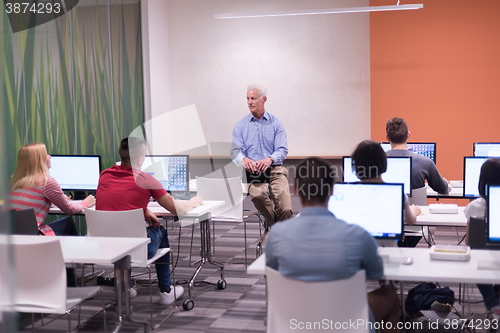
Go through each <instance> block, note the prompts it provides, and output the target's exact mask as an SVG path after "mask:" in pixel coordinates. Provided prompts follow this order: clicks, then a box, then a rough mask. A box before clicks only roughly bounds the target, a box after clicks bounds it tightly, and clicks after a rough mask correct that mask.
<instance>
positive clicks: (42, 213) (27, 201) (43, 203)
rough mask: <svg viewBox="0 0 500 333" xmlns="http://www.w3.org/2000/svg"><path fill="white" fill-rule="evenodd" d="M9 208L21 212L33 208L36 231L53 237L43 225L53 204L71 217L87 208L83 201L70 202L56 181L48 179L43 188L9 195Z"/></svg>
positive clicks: (27, 189) (25, 189) (19, 190)
mask: <svg viewBox="0 0 500 333" xmlns="http://www.w3.org/2000/svg"><path fill="white" fill-rule="evenodd" d="M8 204H9V208H11V209H15V210H23V209H29V208H33V209H34V210H35V215H36V221H37V223H38V229H39V230H40V231H41V232H42V233H43V234H44V235H46V236H55V234H54V231H53V230H52V229H51V228H50V227H49V226H48V225H45V224H44V223H43V221H44V220H45V218H46V217H47V214H48V212H49V209H50V205H51V204H54V205H56V206H57V207H59V209H61V210H62V211H63V212H64V214H66V215H73V214H75V213H78V212H80V211H82V210H83V209H84V208H85V207H87V203H86V202H85V201H82V202H79V203H76V202H71V201H70V200H69V199H68V197H66V195H65V194H64V193H63V191H62V189H61V186H59V184H58V183H57V181H56V180H55V179H54V178H52V177H50V178H49V179H48V181H47V183H46V184H45V186H43V185H40V186H37V187H30V188H18V189H15V190H14V191H11V192H10V193H9V198H8Z"/></svg>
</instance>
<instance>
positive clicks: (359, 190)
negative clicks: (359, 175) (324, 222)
mask: <svg viewBox="0 0 500 333" xmlns="http://www.w3.org/2000/svg"><path fill="white" fill-rule="evenodd" d="M328 209H329V210H330V211H331V212H332V213H333V214H334V215H335V216H336V217H337V218H338V219H341V220H344V221H345V222H347V223H350V224H357V225H359V226H360V227H362V228H364V229H365V230H366V231H368V232H369V233H370V234H371V235H372V236H373V237H376V238H388V239H401V237H402V234H403V231H404V226H403V223H404V221H403V209H404V196H403V184H387V183H384V184H374V183H338V184H335V185H334V187H333V195H332V196H331V197H330V200H329V201H328ZM374 212H376V213H374Z"/></svg>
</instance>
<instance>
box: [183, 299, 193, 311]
mask: <svg viewBox="0 0 500 333" xmlns="http://www.w3.org/2000/svg"><path fill="white" fill-rule="evenodd" d="M182 308H183V309H184V310H186V311H189V310H192V309H193V308H194V302H193V300H192V299H187V300H185V301H184V302H182Z"/></svg>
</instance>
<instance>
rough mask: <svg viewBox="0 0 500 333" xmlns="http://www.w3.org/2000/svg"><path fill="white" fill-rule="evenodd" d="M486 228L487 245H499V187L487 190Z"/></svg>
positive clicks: (491, 187)
mask: <svg viewBox="0 0 500 333" xmlns="http://www.w3.org/2000/svg"><path fill="white" fill-rule="evenodd" d="M487 191H488V198H487V207H488V213H487V218H486V220H487V226H488V227H487V228H488V241H487V242H488V243H496V244H500V205H499V204H498V203H499V202H500V185H495V186H493V185H490V186H488V188H487Z"/></svg>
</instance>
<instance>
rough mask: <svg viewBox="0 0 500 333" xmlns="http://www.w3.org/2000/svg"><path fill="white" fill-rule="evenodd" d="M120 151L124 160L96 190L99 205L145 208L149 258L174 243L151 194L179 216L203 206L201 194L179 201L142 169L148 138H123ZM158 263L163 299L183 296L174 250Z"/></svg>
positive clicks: (166, 301)
mask: <svg viewBox="0 0 500 333" xmlns="http://www.w3.org/2000/svg"><path fill="white" fill-rule="evenodd" d="M119 153H120V158H121V164H120V165H115V166H113V167H111V168H109V169H106V170H104V171H103V172H101V177H100V178H99V185H98V187H97V194H96V197H97V204H96V209H98V210H108V211H117V210H132V209H137V208H142V209H143V210H144V219H145V220H146V222H147V223H148V225H149V226H148V227H147V235H148V238H150V239H151V242H150V243H149V244H148V258H151V257H153V256H154V255H155V253H156V252H157V251H158V249H159V248H166V247H170V246H169V242H168V234H167V230H166V229H165V228H164V227H163V226H161V225H160V221H159V220H158V218H157V217H156V216H155V215H154V213H153V212H151V211H150V210H149V209H148V203H149V200H150V199H151V197H152V198H153V199H155V200H156V201H157V202H158V203H159V204H160V205H161V206H162V207H163V208H165V209H167V210H168V211H170V212H171V213H173V214H176V215H178V216H181V215H182V214H184V213H186V212H187V211H189V210H190V209H192V208H194V207H196V206H199V205H200V204H201V198H199V197H194V198H191V199H189V200H188V201H184V202H180V201H176V200H174V198H172V196H171V195H170V194H168V193H167V191H165V189H164V188H163V186H162V185H161V184H160V183H159V182H158V181H157V180H156V179H154V178H153V177H152V176H151V175H148V174H146V173H143V172H142V171H141V166H142V164H143V162H144V159H145V157H146V143H145V142H144V140H142V139H140V138H135V137H129V138H125V139H123V140H122V141H121V143H120V150H119ZM155 266H156V273H157V275H158V287H159V289H160V292H159V303H160V304H163V305H167V304H171V303H173V302H174V301H175V300H176V299H177V298H179V297H181V296H182V294H183V293H184V288H183V287H182V286H175V292H174V287H173V286H172V280H171V278H170V253H167V254H165V255H164V256H163V257H161V258H159V259H158V260H156V262H155ZM136 294H137V292H136V291H135V289H133V288H130V296H131V297H134V296H135V295H136ZM174 295H175V297H174Z"/></svg>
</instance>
